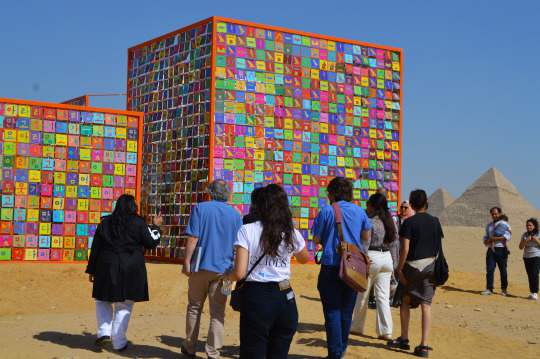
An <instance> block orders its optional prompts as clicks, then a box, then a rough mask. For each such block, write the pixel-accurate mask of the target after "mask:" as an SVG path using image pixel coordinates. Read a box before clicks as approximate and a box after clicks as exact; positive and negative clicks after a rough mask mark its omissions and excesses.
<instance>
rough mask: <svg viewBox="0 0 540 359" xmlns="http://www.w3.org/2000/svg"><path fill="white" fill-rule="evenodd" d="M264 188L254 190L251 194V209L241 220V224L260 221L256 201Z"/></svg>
mask: <svg viewBox="0 0 540 359" xmlns="http://www.w3.org/2000/svg"><path fill="white" fill-rule="evenodd" d="M263 189H264V187H259V188H255V189H254V190H253V192H251V207H249V213H248V214H246V215H245V216H244V217H243V218H242V224H250V223H255V222H258V221H260V218H259V212H258V211H257V200H258V198H259V195H260V194H261V192H262V190H263Z"/></svg>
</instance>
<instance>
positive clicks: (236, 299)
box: [229, 253, 264, 312]
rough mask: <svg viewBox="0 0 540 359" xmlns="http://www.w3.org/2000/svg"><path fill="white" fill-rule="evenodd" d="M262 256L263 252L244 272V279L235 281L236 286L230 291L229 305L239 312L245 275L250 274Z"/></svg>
mask: <svg viewBox="0 0 540 359" xmlns="http://www.w3.org/2000/svg"><path fill="white" fill-rule="evenodd" d="M263 257H264V253H263V255H262V256H261V257H260V258H259V260H257V262H255V265H254V266H253V267H251V269H250V270H249V272H248V273H247V274H246V276H245V277H244V279H241V280H239V281H238V282H236V286H235V287H234V290H233V291H232V292H231V300H230V302H229V305H230V306H231V307H232V309H233V310H234V311H236V312H239V311H240V309H241V302H242V293H243V287H244V283H245V282H246V279H247V277H249V275H250V274H251V272H253V269H255V267H256V266H258V265H259V263H260V262H261V260H262V259H263Z"/></svg>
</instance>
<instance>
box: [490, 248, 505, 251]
mask: <svg viewBox="0 0 540 359" xmlns="http://www.w3.org/2000/svg"><path fill="white" fill-rule="evenodd" d="M493 249H495V250H496V251H504V250H505V249H506V248H503V247H495V248H493Z"/></svg>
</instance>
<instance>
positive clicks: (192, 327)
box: [183, 269, 227, 358]
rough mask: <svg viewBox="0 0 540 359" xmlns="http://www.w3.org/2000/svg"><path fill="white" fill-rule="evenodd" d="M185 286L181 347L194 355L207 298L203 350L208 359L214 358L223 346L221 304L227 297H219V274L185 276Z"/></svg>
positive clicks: (222, 310)
mask: <svg viewBox="0 0 540 359" xmlns="http://www.w3.org/2000/svg"><path fill="white" fill-rule="evenodd" d="M188 283H189V288H188V306H187V314H186V340H184V343H183V344H184V347H185V348H186V349H187V351H188V352H189V353H190V354H195V353H196V352H197V340H198V337H199V326H200V322H201V312H202V310H203V307H204V302H205V301H206V297H207V296H208V298H209V303H208V304H209V306H210V327H209V328H208V337H207V339H206V346H205V350H206V355H208V357H209V358H218V357H219V350H220V349H221V346H222V343H223V326H224V323H225V303H226V302H227V296H226V295H223V294H222V293H221V287H222V285H223V274H222V273H216V272H211V271H207V270H204V269H201V270H199V271H198V272H197V273H193V274H192V275H191V276H189V281H188Z"/></svg>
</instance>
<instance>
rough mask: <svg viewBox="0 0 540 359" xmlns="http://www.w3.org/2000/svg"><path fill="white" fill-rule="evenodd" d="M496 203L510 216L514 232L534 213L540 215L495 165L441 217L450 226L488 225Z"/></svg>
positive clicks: (518, 231)
mask: <svg viewBox="0 0 540 359" xmlns="http://www.w3.org/2000/svg"><path fill="white" fill-rule="evenodd" d="M492 207H500V208H501V209H502V211H503V213H505V214H506V215H507V216H508V218H509V222H510V225H511V226H512V228H513V232H515V233H514V235H519V234H521V232H524V231H525V221H526V220H527V219H529V218H530V217H535V218H539V219H540V212H539V211H538V210H537V209H535V208H534V207H533V206H532V205H531V204H530V203H529V202H528V201H527V200H526V199H525V198H524V197H523V196H522V195H520V194H519V192H518V191H517V190H516V187H514V185H513V184H512V183H510V181H508V179H506V177H504V176H503V175H502V174H501V173H500V172H499V171H498V170H497V169H496V168H495V167H491V168H490V169H489V170H487V171H486V172H485V173H484V174H483V175H482V176H480V178H478V179H477V180H476V181H475V182H474V183H473V184H472V185H470V186H469V187H468V188H467V190H466V191H465V192H464V193H463V194H462V195H461V196H460V197H459V198H458V199H456V200H455V201H454V202H453V203H452V204H451V205H449V206H448V207H446V209H444V211H442V212H441V213H440V215H439V219H440V221H441V224H443V225H446V226H466V227H485V225H486V224H487V223H488V222H489V221H490V219H491V217H490V215H489V209H490V208H492ZM518 233H519V234H518Z"/></svg>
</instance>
